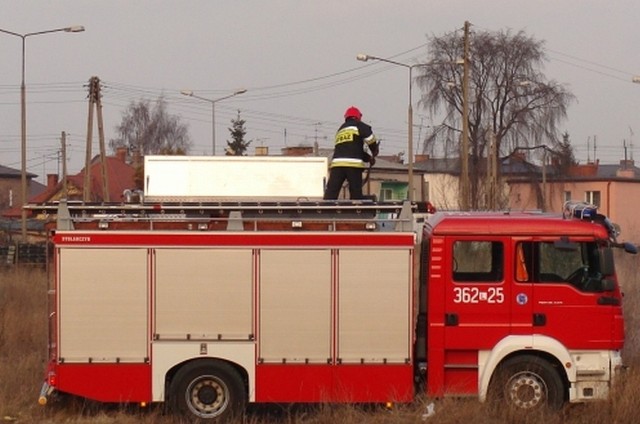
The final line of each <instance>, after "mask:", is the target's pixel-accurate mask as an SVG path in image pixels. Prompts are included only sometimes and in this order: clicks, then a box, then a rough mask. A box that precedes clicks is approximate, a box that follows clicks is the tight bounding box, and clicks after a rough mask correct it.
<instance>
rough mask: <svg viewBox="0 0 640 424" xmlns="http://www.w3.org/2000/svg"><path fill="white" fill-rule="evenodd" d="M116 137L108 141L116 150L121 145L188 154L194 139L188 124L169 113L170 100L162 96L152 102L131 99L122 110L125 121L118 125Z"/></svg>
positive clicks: (135, 148) (142, 152)
mask: <svg viewBox="0 0 640 424" xmlns="http://www.w3.org/2000/svg"><path fill="white" fill-rule="evenodd" d="M116 131H117V134H118V137H117V138H114V139H111V140H110V141H109V147H110V148H111V149H112V150H113V151H115V150H116V149H117V148H118V147H127V148H128V149H129V150H133V151H138V152H139V153H140V154H141V155H145V154H187V153H188V152H189V149H190V147H191V140H190V138H189V132H188V127H187V125H185V124H183V123H182V122H181V121H180V118H179V117H178V116H175V115H170V114H169V113H168V112H167V103H166V101H165V100H164V98H163V97H162V96H161V97H159V98H158V100H157V101H156V102H155V105H154V106H153V107H152V106H151V101H150V100H148V99H141V100H139V101H138V102H131V103H130V104H129V107H128V108H127V109H126V110H125V111H124V112H123V113H122V122H121V123H120V125H118V126H117V127H116Z"/></svg>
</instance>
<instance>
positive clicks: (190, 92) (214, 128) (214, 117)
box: [180, 88, 247, 156]
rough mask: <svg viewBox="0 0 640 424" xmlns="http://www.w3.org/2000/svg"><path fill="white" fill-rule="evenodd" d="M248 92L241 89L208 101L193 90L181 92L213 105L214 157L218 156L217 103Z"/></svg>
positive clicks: (212, 142)
mask: <svg viewBox="0 0 640 424" xmlns="http://www.w3.org/2000/svg"><path fill="white" fill-rule="evenodd" d="M246 92H247V90H246V89H244V88H241V89H239V90H236V91H234V92H233V93H231V94H229V95H227V96H224V97H220V98H218V99H207V98H205V97H200V96H197V95H195V94H194V93H193V91H191V90H182V91H180V93H181V94H183V95H185V96H189V97H193V98H195V99H199V100H202V101H205V102H209V103H211V151H212V154H213V156H215V155H216V103H217V102H219V101H220V100H224V99H228V98H230V97H233V96H237V95H239V94H242V93H246Z"/></svg>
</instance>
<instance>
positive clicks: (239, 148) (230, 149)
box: [226, 110, 253, 156]
mask: <svg viewBox="0 0 640 424" xmlns="http://www.w3.org/2000/svg"><path fill="white" fill-rule="evenodd" d="M245 122H246V121H245V120H244V119H242V118H241V117H240V111H239V110H238V115H237V116H236V118H235V119H232V120H231V128H229V133H230V134H231V141H229V140H227V149H226V155H227V156H245V155H246V152H247V149H248V148H249V145H250V144H251V141H253V140H249V141H245V139H244V136H245V135H246V134H247V130H246V129H245V127H244V124H245Z"/></svg>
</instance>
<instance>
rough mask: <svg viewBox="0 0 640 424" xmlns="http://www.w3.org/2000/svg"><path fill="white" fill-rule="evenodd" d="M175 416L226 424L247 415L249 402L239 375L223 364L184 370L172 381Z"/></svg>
mask: <svg viewBox="0 0 640 424" xmlns="http://www.w3.org/2000/svg"><path fill="white" fill-rule="evenodd" d="M169 396H170V405H171V408H172V410H173V411H174V412H176V413H178V414H181V415H184V416H190V417H192V418H195V419H197V420H200V421H220V422H224V421H227V420H228V419H230V418H233V417H236V416H240V415H242V414H243V413H244V409H245V405H246V402H247V395H246V391H245V390H244V384H243V382H242V379H241V378H240V375H239V374H238V372H237V371H236V370H235V369H233V367H231V366H230V365H229V364H227V363H224V362H221V361H195V362H190V363H188V364H186V365H185V366H183V367H182V368H181V369H180V370H179V371H178V372H177V373H176V375H175V376H174V377H173V379H172V380H171V386H170V389H169Z"/></svg>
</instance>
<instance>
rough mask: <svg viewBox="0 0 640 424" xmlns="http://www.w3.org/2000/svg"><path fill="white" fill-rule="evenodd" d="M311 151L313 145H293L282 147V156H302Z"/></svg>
mask: <svg viewBox="0 0 640 424" xmlns="http://www.w3.org/2000/svg"><path fill="white" fill-rule="evenodd" d="M312 153H313V147H311V146H294V147H283V148H282V155H283V156H304V155H310V154H312Z"/></svg>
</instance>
